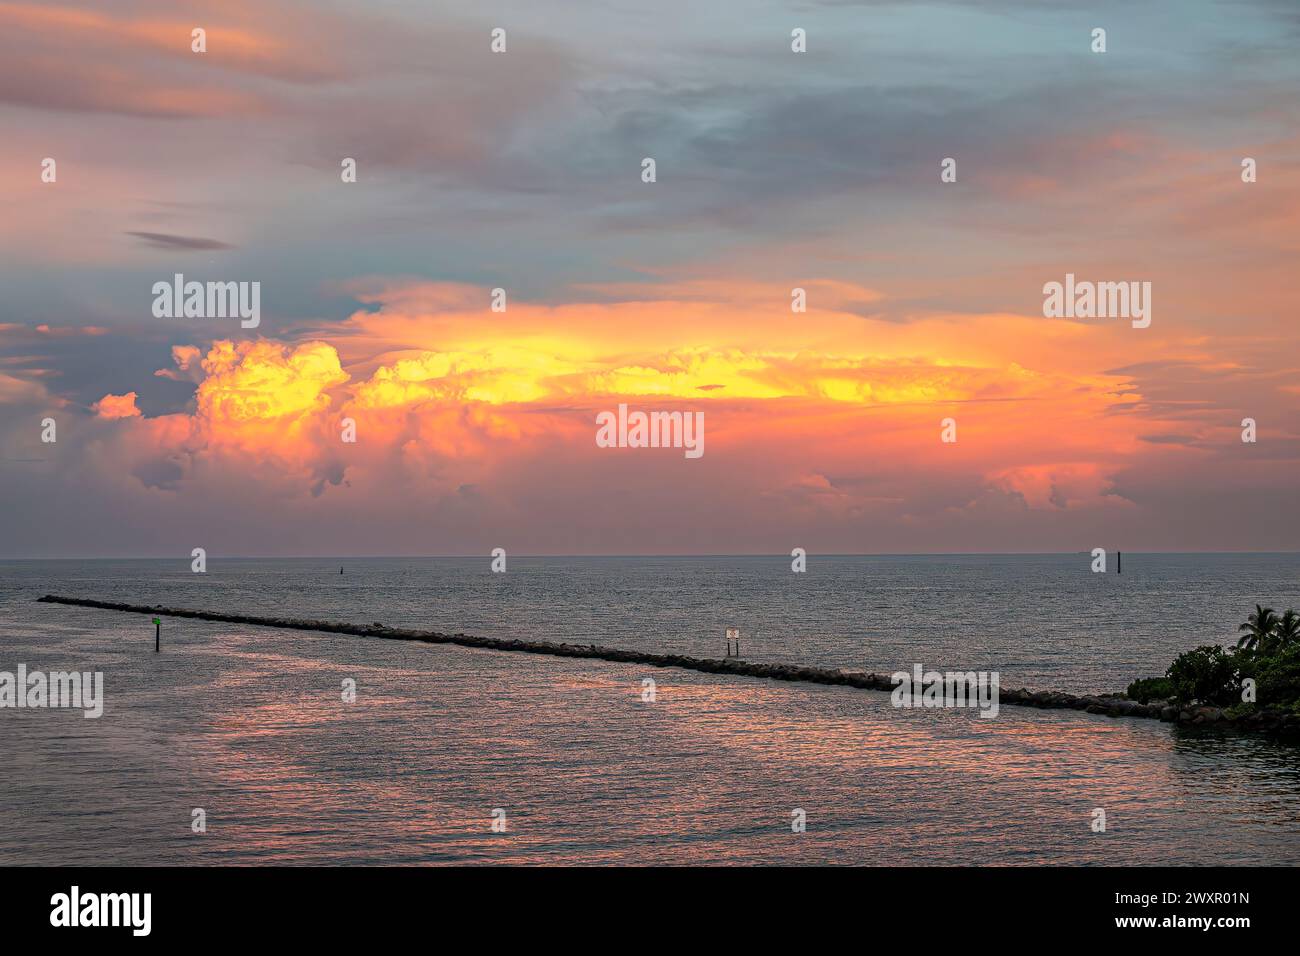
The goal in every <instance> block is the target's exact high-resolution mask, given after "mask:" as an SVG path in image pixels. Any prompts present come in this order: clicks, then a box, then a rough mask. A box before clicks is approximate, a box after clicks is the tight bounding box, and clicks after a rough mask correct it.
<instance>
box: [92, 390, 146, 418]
mask: <svg viewBox="0 0 1300 956" xmlns="http://www.w3.org/2000/svg"><path fill="white" fill-rule="evenodd" d="M136 398H137V396H136V393H135V392H127V393H126V394H125V395H105V396H104V397H103V398H101V399H100V400H99V401H98V402H96V403H95V414H96V415H97V416H98V417H100V418H108V419H114V418H138V417H139V416H140V414H141V412H140V409H138V408H136V407H135V400H136Z"/></svg>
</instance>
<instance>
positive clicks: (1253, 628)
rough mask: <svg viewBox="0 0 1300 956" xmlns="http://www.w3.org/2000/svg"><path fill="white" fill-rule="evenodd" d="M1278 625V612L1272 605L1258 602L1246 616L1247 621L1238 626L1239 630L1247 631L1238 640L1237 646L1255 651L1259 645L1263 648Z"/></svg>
mask: <svg viewBox="0 0 1300 956" xmlns="http://www.w3.org/2000/svg"><path fill="white" fill-rule="evenodd" d="M1277 625H1278V617H1277V612H1276V611H1274V610H1273V609H1272V608H1271V607H1261V606H1260V605H1258V604H1256V605H1255V610H1254V612H1252V613H1251V614H1250V615H1249V616H1248V617H1247V618H1246V623H1245V624H1243V625H1241V627H1239V628H1237V630H1239V631H1245V632H1246V633H1245V634H1243V635H1242V636H1241V639H1240V640H1239V641H1237V646H1238V647H1244V648H1245V649H1246V650H1248V651H1253V650H1255V649H1256V648H1257V647H1258V648H1259V649H1260V650H1263V649H1264V645H1265V644H1267V643H1269V638H1270V637H1271V636H1272V634H1273V631H1274V630H1275V629H1276V628H1277Z"/></svg>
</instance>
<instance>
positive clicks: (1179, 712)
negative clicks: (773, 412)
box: [38, 594, 1300, 733]
mask: <svg viewBox="0 0 1300 956" xmlns="http://www.w3.org/2000/svg"><path fill="white" fill-rule="evenodd" d="M38 601H40V602H41V603H44V604H69V605H73V606H75V607H90V608H99V609H101V610H105V611H124V612H127V613H131V614H148V615H151V616H155V617H182V618H193V619H195V620H199V621H218V622H220V623H223V624H250V625H254V626H257V627H276V628H282V629H288V630H297V631H321V632H324V633H327V634H354V635H357V636H358V637H377V638H382V639H384V640H390V641H418V642H421V643H424V644H456V645H459V646H461V647H477V648H482V649H484V650H491V651H516V652H521V653H524V654H549V655H551V656H554V657H586V658H593V659H596V660H602V661H616V662H619V663H625V664H645V665H647V666H649V667H676V668H680V669H683V670H691V671H700V672H702V673H705V674H734V675H737V676H740V677H759V678H763V679H766V680H784V681H798V682H802V683H807V684H834V685H837V686H843V687H858V688H862V689H864V690H883V691H892V690H893V689H894V687H895V686H896V685H895V683H894V681H893V679H892V678H891V676H890V675H889V674H868V673H862V672H856V671H846V670H842V669H838V668H825V667H804V666H801V665H798V664H759V663H756V662H753V661H745V660H739V659H735V658H727V659H719V658H711V657H687V656H686V655H683V654H655V653H650V652H647V651H633V650H625V649H623V648H618V647H602V646H601V645H598V644H565V643H559V642H556V641H521V640H515V639H511V638H495V637H475V636H473V635H471V634H443V633H441V632H439V631H420V630H411V629H409V628H400V627H385V626H384V625H383V624H380V623H379V622H377V621H376V622H375V623H373V624H368V625H367V624H346V623H342V622H339V621H314V620H307V619H302V618H292V617H258V616H254V615H250V614H219V613H217V612H215V611H191V610H187V609H185V608H173V607H163V606H162V605H161V604H155V605H153V606H152V607H150V606H147V605H143V604H121V603H118V602H115V601H92V600H89V599H87V598H70V597H59V596H58V595H54V594H47V595H45V596H44V597H42V598H38ZM998 699H999V703H1000V704H1003V705H1005V704H1011V705H1013V706H1020V707H1038V708H1041V709H1046V710H1082V711H1086V712H1088V713H1090V714H1103V715H1105V716H1107V717H1144V718H1147V719H1150V720H1164V721H1169V722H1173V723H1178V724H1186V725H1189V726H1198V727H1199V726H1205V725H1216V726H1224V727H1228V726H1235V727H1241V728H1242V729H1247V730H1263V731H1270V732H1286V733H1300V717H1296V716H1290V715H1288V716H1276V715H1271V714H1270V713H1269V712H1266V711H1265V712H1260V711H1257V712H1254V713H1251V714H1248V715H1245V716H1244V717H1236V718H1235V719H1234V718H1230V717H1229V716H1228V715H1227V714H1225V712H1224V711H1223V710H1221V709H1220V708H1218V707H1198V706H1179V705H1176V704H1173V703H1170V702H1165V701H1157V702H1153V703H1149V704H1141V703H1138V702H1137V701H1135V700H1129V699H1128V698H1127V697H1125V696H1124V695H1123V694H1101V695H1084V696H1077V695H1075V694H1065V693H1062V692H1060V691H1042V690H1040V691H1029V690H1024V689H1020V690H1015V689H1011V688H1005V687H1004V688H1000V689H999V695H998Z"/></svg>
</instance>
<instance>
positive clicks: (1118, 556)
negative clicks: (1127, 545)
mask: <svg viewBox="0 0 1300 956" xmlns="http://www.w3.org/2000/svg"><path fill="white" fill-rule="evenodd" d="M1115 573H1116V574H1123V573H1124V552H1123V551H1116V552H1115Z"/></svg>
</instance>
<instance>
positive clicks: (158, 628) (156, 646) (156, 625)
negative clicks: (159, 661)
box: [153, 618, 162, 654]
mask: <svg viewBox="0 0 1300 956" xmlns="http://www.w3.org/2000/svg"><path fill="white" fill-rule="evenodd" d="M161 649H162V620H161V619H160V618H154V619H153V652H154V653H155V654H157V653H158V651H159V650H161Z"/></svg>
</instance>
